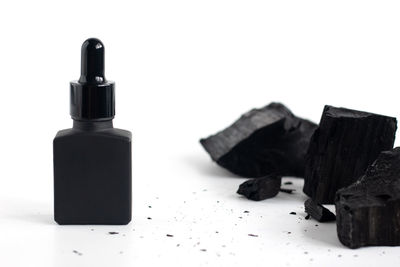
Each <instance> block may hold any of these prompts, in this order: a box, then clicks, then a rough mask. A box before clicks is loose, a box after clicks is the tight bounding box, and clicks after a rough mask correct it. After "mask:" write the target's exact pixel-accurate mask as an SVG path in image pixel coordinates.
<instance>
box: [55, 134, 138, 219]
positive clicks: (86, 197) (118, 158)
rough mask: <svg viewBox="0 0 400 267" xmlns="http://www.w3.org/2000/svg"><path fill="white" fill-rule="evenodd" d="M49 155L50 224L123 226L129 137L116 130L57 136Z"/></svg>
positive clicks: (128, 186)
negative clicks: (51, 187)
mask: <svg viewBox="0 0 400 267" xmlns="http://www.w3.org/2000/svg"><path fill="white" fill-rule="evenodd" d="M53 149H54V150H53V152H54V219H55V221H56V222H57V223H58V224H128V223H129V222H130V220H131V202H132V195H131V194H132V193H131V192H132V172H131V134H130V132H128V131H124V130H119V129H114V128H110V129H105V130H100V131H80V130H76V129H68V130H63V131H60V132H58V134H57V136H56V138H55V139H54V142H53Z"/></svg>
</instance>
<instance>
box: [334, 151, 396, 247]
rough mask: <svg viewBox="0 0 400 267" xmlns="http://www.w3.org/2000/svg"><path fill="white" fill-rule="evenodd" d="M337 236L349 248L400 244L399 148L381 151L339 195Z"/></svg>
mask: <svg viewBox="0 0 400 267" xmlns="http://www.w3.org/2000/svg"><path fill="white" fill-rule="evenodd" d="M335 204H336V215H337V233H338V237H339V240H340V241H341V242H342V243H343V244H344V245H345V246H348V247H350V248H358V247H363V246H399V245H400V148H399V147H397V148H395V149H393V150H391V151H385V152H382V153H381V154H380V155H379V157H378V158H377V160H376V161H375V162H374V163H373V164H372V165H371V166H370V167H369V168H368V169H367V171H366V172H365V174H364V175H363V176H362V177H361V178H360V179H359V180H358V181H357V182H356V183H354V184H352V185H350V186H349V187H347V188H343V189H341V190H339V191H338V192H337V194H336V201H335Z"/></svg>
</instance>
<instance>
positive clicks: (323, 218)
mask: <svg viewBox="0 0 400 267" xmlns="http://www.w3.org/2000/svg"><path fill="white" fill-rule="evenodd" d="M304 208H305V211H306V213H307V214H308V215H310V216H311V217H312V218H314V219H315V220H317V221H319V222H332V221H335V220H336V216H335V214H333V213H332V212H331V211H330V210H328V209H327V208H325V207H324V206H322V205H321V204H317V203H315V202H314V201H313V200H312V199H307V200H306V202H304Z"/></svg>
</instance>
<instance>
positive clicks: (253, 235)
mask: <svg viewBox="0 0 400 267" xmlns="http://www.w3.org/2000/svg"><path fill="white" fill-rule="evenodd" d="M248 236H252V237H258V235H255V234H248Z"/></svg>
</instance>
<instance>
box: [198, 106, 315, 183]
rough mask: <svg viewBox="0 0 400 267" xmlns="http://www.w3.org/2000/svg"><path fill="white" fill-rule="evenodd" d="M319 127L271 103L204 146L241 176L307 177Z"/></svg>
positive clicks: (213, 136)
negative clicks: (308, 159) (306, 168)
mask: <svg viewBox="0 0 400 267" xmlns="http://www.w3.org/2000/svg"><path fill="white" fill-rule="evenodd" d="M316 127H317V125H315V124H314V123H312V122H310V121H308V120H304V119H301V118H298V117H296V116H294V115H293V114H292V112H291V111H290V110H289V109H287V108H286V107H285V106H284V105H282V104H280V103H271V104H269V105H268V106H266V107H264V108H261V109H253V110H251V111H249V112H248V113H246V114H244V115H243V116H242V117H240V118H239V119H238V120H237V121H236V122H235V123H233V124H232V125H231V126H229V127H228V128H226V129H225V130H223V131H221V132H219V133H217V134H215V135H212V136H210V137H208V138H205V139H201V140H200V143H201V144H202V145H203V147H204V149H205V150H206V151H207V152H208V153H209V154H210V156H211V158H212V159H213V160H214V161H215V162H217V164H219V165H220V166H222V167H224V168H226V169H228V170H229V171H231V172H232V173H235V174H237V175H240V176H244V177H263V176H266V175H268V174H272V173H275V174H279V175H285V176H298V177H304V165H305V159H304V158H305V155H306V152H307V147H308V144H309V141H310V138H311V135H312V133H313V132H314V130H315V129H316Z"/></svg>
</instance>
